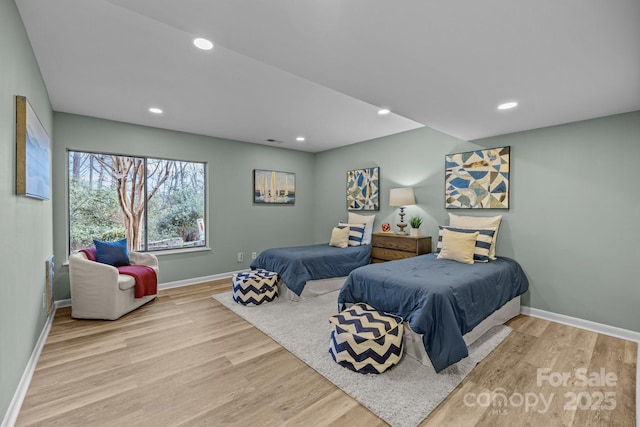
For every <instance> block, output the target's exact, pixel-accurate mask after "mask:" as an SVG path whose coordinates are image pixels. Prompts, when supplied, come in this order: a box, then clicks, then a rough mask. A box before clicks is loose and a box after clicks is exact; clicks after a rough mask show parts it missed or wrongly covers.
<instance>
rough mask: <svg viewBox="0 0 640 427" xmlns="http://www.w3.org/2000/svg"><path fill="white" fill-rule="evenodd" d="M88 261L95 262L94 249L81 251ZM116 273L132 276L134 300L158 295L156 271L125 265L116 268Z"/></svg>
mask: <svg viewBox="0 0 640 427" xmlns="http://www.w3.org/2000/svg"><path fill="white" fill-rule="evenodd" d="M81 251H82V252H84V254H85V255H86V256H87V258H88V259H89V260H90V261H95V260H96V248H87V249H81ZM118 273H120V274H126V275H128V276H133V278H134V279H135V281H136V288H135V292H134V296H135V298H142V297H144V296H147V295H155V294H157V293H158V276H157V275H156V271H155V270H154V269H153V268H151V267H147V266H146V265H125V266H122V267H118Z"/></svg>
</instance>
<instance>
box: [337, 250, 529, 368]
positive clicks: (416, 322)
mask: <svg viewBox="0 0 640 427" xmlns="http://www.w3.org/2000/svg"><path fill="white" fill-rule="evenodd" d="M436 257H437V255H436V254H427V255H421V256H417V257H414V258H408V259H404V260H398V261H392V262H386V263H381V264H371V265H367V266H364V267H360V268H357V269H355V270H353V271H352V272H351V274H349V276H348V277H347V280H346V281H345V283H344V285H343V286H342V288H341V290H340V293H339V295H338V305H339V306H340V307H342V306H344V305H348V304H353V303H358V302H366V303H367V304H369V305H371V306H373V307H375V308H376V309H378V310H382V311H385V312H388V313H392V314H396V315H398V316H401V317H403V318H404V319H405V321H406V322H407V323H408V324H409V326H410V327H411V330H413V331H414V332H416V333H418V334H422V341H423V343H424V348H425V350H426V352H427V355H428V356H429V359H430V360H431V363H432V365H433V367H434V368H435V370H436V372H440V371H441V370H443V369H445V368H446V367H448V366H450V365H452V364H454V363H456V362H458V361H459V360H461V359H463V358H464V357H466V356H468V351H467V346H466V344H465V341H464V339H463V335H464V334H466V333H468V332H469V331H471V330H472V329H473V328H474V327H475V326H477V325H478V324H480V322H482V321H483V320H484V319H485V318H486V317H488V316H489V315H491V314H492V313H493V312H495V311H496V310H498V309H499V308H500V307H502V306H503V305H505V303H507V302H509V301H511V300H512V299H513V298H515V297H517V296H519V295H522V294H523V293H524V292H526V291H527V289H528V287H529V283H528V280H527V278H526V276H525V274H524V272H523V271H522V268H521V267H520V265H519V264H518V263H517V262H516V261H514V260H512V259H510V258H505V257H498V258H497V259H496V260H493V261H491V262H488V263H474V264H462V263H459V262H456V261H452V260H446V259H437V258H436Z"/></svg>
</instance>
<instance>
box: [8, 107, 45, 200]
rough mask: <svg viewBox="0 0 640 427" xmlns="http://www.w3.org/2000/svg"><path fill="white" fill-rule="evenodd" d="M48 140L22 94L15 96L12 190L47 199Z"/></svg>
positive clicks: (23, 194) (20, 193)
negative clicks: (14, 188) (13, 180)
mask: <svg viewBox="0 0 640 427" xmlns="http://www.w3.org/2000/svg"><path fill="white" fill-rule="evenodd" d="M50 165H51V141H50V139H49V135H48V134H47V131H46V130H45V128H44V126H42V123H41V122H40V119H38V116H37V115H36V113H35V112H34V111H33V108H32V107H31V104H29V101H28V100H27V98H26V97H24V96H16V194H18V195H22V196H28V197H33V198H35V199H40V200H48V199H49V194H50V188H51V166H50Z"/></svg>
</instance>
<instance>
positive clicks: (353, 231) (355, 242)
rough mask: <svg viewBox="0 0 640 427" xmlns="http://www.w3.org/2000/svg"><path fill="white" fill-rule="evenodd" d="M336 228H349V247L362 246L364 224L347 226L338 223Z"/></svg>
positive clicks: (343, 223) (347, 224)
mask: <svg viewBox="0 0 640 427" xmlns="http://www.w3.org/2000/svg"><path fill="white" fill-rule="evenodd" d="M338 227H349V246H360V245H362V238H363V237H364V227H365V225H364V224H349V223H346V222H339V223H338Z"/></svg>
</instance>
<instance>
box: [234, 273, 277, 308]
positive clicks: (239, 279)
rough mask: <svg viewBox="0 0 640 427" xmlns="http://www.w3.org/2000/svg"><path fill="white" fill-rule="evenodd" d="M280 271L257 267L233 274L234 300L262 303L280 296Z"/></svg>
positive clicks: (249, 303)
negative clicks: (275, 271)
mask: <svg viewBox="0 0 640 427" xmlns="http://www.w3.org/2000/svg"><path fill="white" fill-rule="evenodd" d="M277 284H278V273H274V272H271V271H267V270H264V269H257V270H253V271H250V272H247V273H235V274H234V275H233V300H234V301H235V302H237V303H239V304H242V305H260V304H262V303H265V302H271V301H273V300H274V299H276V298H277V297H278V286H277Z"/></svg>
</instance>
